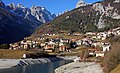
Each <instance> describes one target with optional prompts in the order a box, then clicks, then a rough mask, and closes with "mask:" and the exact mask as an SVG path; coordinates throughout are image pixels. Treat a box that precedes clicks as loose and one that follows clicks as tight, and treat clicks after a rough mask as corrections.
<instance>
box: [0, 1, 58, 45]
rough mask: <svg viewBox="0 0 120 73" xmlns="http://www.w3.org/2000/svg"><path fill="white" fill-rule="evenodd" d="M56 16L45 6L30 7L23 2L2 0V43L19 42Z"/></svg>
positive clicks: (0, 22) (0, 42)
mask: <svg viewBox="0 0 120 73" xmlns="http://www.w3.org/2000/svg"><path fill="white" fill-rule="evenodd" d="M55 17H56V15H55V14H53V15H52V14H51V13H50V12H49V11H48V10H47V9H46V8H45V7H41V6H32V7H31V8H30V9H29V8H27V7H24V6H23V5H22V4H18V5H15V4H14V3H12V4H8V5H5V4H4V3H3V2H2V1H0V44H4V43H12V42H17V41H19V40H21V39H23V38H24V37H26V36H29V35H31V34H32V33H33V32H34V30H35V29H36V28H37V27H39V26H40V25H41V24H43V23H46V22H49V21H51V20H53V19H54V18H55Z"/></svg>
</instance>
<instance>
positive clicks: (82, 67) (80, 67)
mask: <svg viewBox="0 0 120 73" xmlns="http://www.w3.org/2000/svg"><path fill="white" fill-rule="evenodd" d="M55 73H104V72H103V69H102V67H101V66H100V64H98V63H95V62H72V63H70V64H67V65H64V66H61V67H59V68H57V69H56V70H55Z"/></svg>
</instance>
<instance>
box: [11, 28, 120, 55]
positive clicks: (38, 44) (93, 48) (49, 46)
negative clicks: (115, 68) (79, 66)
mask: <svg viewBox="0 0 120 73" xmlns="http://www.w3.org/2000/svg"><path fill="white" fill-rule="evenodd" d="M45 35H47V36H55V35H56V34H45ZM77 35H80V34H78V33H77ZM85 35H86V37H85V38H83V39H75V40H73V39H65V38H54V39H49V40H48V41H44V42H43V40H45V38H44V37H43V38H37V40H35V39H34V40H32V39H27V38H26V39H25V40H22V41H20V42H17V43H13V44H10V49H13V50H17V49H35V48H42V49H44V50H45V51H48V52H53V51H57V52H64V51H70V48H71V44H70V43H71V41H72V42H73V43H72V47H74V48H75V47H76V45H77V46H81V45H86V46H88V47H89V49H88V52H89V53H88V54H89V55H92V56H96V57H104V55H105V53H106V52H107V51H109V50H110V48H111V44H110V43H109V42H102V41H103V40H105V39H107V38H109V37H111V35H114V36H117V35H120V27H118V28H115V29H112V30H109V31H107V32H106V31H105V32H100V33H94V32H87V33H86V34H85Z"/></svg>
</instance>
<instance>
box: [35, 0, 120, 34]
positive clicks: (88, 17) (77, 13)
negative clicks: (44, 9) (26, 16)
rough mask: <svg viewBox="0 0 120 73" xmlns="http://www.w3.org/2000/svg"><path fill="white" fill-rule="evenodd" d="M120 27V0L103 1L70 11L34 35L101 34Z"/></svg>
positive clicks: (40, 28) (42, 27)
mask: <svg viewBox="0 0 120 73" xmlns="http://www.w3.org/2000/svg"><path fill="white" fill-rule="evenodd" d="M118 26H120V0H103V1H99V2H96V3H93V4H90V5H87V6H80V7H79V8H76V9H74V10H72V11H69V12H67V13H65V14H63V15H61V16H59V17H57V18H56V19H54V20H53V21H51V22H50V23H47V24H45V25H43V26H41V27H39V29H37V30H36V32H35V33H34V35H35V36H40V35H41V34H50V33H61V32H63V31H64V32H80V33H86V32H97V31H98V32H99V31H104V30H109V29H111V28H115V27H118Z"/></svg>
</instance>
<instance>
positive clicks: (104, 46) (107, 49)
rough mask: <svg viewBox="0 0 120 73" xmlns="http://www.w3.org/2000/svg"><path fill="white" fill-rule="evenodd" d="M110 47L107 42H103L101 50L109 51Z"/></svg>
mask: <svg viewBox="0 0 120 73" xmlns="http://www.w3.org/2000/svg"><path fill="white" fill-rule="evenodd" d="M110 47H111V45H110V44H109V43H105V44H103V46H102V49H103V50H102V51H103V52H105V51H109V50H110Z"/></svg>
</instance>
